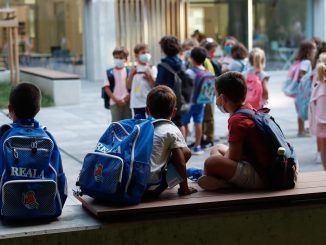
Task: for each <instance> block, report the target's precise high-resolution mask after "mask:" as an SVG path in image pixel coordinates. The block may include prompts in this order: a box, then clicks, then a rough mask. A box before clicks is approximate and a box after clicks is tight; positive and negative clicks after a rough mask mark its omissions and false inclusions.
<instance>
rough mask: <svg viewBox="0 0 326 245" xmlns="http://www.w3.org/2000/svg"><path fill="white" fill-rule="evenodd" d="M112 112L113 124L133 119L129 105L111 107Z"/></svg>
mask: <svg viewBox="0 0 326 245" xmlns="http://www.w3.org/2000/svg"><path fill="white" fill-rule="evenodd" d="M110 110H111V116H112V122H117V121H120V120H123V119H129V118H131V110H130V108H129V105H124V106H118V105H111V106H110Z"/></svg>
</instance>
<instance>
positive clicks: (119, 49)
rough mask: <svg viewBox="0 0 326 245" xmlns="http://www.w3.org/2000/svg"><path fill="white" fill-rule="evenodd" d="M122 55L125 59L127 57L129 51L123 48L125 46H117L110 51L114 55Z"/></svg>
mask: <svg viewBox="0 0 326 245" xmlns="http://www.w3.org/2000/svg"><path fill="white" fill-rule="evenodd" d="M121 54H122V55H123V57H124V58H125V59H127V58H128V55H129V51H128V50H127V49H126V48H125V47H117V48H115V49H114V50H113V52H112V55H113V56H115V55H121Z"/></svg>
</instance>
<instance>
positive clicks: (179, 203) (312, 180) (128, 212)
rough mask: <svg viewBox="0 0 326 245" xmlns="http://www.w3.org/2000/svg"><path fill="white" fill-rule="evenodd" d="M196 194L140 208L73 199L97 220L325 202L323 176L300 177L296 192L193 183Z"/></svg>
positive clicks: (173, 194)
mask: <svg viewBox="0 0 326 245" xmlns="http://www.w3.org/2000/svg"><path fill="white" fill-rule="evenodd" d="M191 185H192V186H194V187H195V188H197V189H198V190H199V191H198V193H195V194H193V195H191V196H184V197H180V196H178V194H177V190H176V189H172V190H167V191H165V192H164V193H162V194H161V196H160V197H159V198H158V199H156V200H152V201H147V202H144V203H141V204H139V205H134V206H126V207H118V206H110V205H108V204H104V203H99V202H97V201H95V200H94V199H92V198H90V197H88V196H82V197H79V196H76V198H77V199H78V200H80V201H81V203H82V205H83V207H84V208H85V209H87V210H88V211H90V212H91V213H92V214H93V215H95V216H96V217H98V218H104V217H110V216H111V217H113V216H126V217H131V216H132V215H135V216H138V215H140V217H143V216H144V215H147V214H153V213H156V214H161V215H164V214H165V213H171V212H173V213H183V214H184V213H185V212H198V211H205V210H206V211H208V210H212V209H216V210H219V209H220V210H225V209H227V210H230V209H243V208H254V207H271V206H275V205H295V204H298V203H302V202H306V203H314V202H322V201H326V172H312V173H302V174H300V175H299V177H298V183H297V186H296V188H295V189H291V190H284V191H268V192H266V191H255V192H248V191H240V190H235V189H228V190H220V191H216V192H207V191H204V190H202V189H200V187H198V186H197V185H196V184H195V183H192V184H191Z"/></svg>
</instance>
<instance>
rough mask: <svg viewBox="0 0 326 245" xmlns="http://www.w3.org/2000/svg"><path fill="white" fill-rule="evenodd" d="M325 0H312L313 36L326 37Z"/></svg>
mask: <svg viewBox="0 0 326 245" xmlns="http://www.w3.org/2000/svg"><path fill="white" fill-rule="evenodd" d="M325 15H326V0H314V23H313V26H314V36H317V37H320V38H322V39H326V17H325Z"/></svg>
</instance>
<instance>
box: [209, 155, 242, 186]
mask: <svg viewBox="0 0 326 245" xmlns="http://www.w3.org/2000/svg"><path fill="white" fill-rule="evenodd" d="M236 169H237V162H235V161H233V160H231V159H228V158H226V157H223V156H217V155H215V156H210V157H209V158H208V159H207V160H206V161H205V167H204V171H205V174H206V175H208V176H213V177H217V178H222V179H224V180H227V181H228V180H230V179H231V178H232V177H233V176H234V174H235V171H236Z"/></svg>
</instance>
